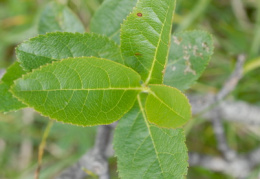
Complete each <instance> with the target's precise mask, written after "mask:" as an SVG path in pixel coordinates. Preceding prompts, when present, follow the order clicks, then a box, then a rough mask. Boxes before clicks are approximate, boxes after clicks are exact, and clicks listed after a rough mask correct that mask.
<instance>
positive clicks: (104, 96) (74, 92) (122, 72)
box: [12, 57, 141, 126]
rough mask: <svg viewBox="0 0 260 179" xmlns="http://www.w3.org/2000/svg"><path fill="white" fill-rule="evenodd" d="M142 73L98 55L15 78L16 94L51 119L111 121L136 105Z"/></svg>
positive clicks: (86, 122) (80, 122)
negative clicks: (140, 74)
mask: <svg viewBox="0 0 260 179" xmlns="http://www.w3.org/2000/svg"><path fill="white" fill-rule="evenodd" d="M140 90H141V89H140V76H139V75H138V74H137V73H136V72H135V71H133V70H132V69H130V68H127V67H125V66H123V65H121V64H118V63H115V62H112V61H110V60H106V59H100V58H95V57H82V58H69V59H64V60H61V61H57V62H54V63H52V64H48V65H46V66H43V67H41V68H40V69H36V70H34V71H33V72H31V73H28V74H26V75H25V76H23V78H21V79H18V80H17V81H15V84H14V86H13V87H12V92H13V94H14V95H15V96H16V97H17V98H19V99H20V100H21V101H23V102H24V103H25V104H27V105H28V106H30V107H33V108H34V109H35V110H37V111H39V112H41V113H42V114H43V115H46V116H49V117H50V118H52V119H57V120H58V121H62V122H65V123H71V124H76V125H82V126H92V125H102V124H109V123H112V122H114V121H116V120H118V119H120V118H121V117H122V116H123V114H124V113H126V112H127V111H128V110H130V108H131V107H132V106H133V104H134V102H135V100H136V95H137V94H138V92H139V91H140Z"/></svg>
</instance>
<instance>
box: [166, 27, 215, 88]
mask: <svg viewBox="0 0 260 179" xmlns="http://www.w3.org/2000/svg"><path fill="white" fill-rule="evenodd" d="M212 54H213V40H212V37H211V35H210V34H208V33H206V32H203V31H190V32H184V33H179V34H175V35H173V36H172V43H171V49H170V54H169V61H168V64H167V68H166V73H165V76H164V84H166V85H170V86H173V87H176V88H178V89H180V90H185V89H187V88H189V87H190V86H191V85H192V84H193V83H195V81H196V80H197V79H198V78H199V77H200V76H201V74H202V73H203V71H204V70H205V68H206V66H207V65H208V63H209V60H210V57H211V55H212Z"/></svg>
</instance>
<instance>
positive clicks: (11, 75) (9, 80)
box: [1, 61, 26, 86]
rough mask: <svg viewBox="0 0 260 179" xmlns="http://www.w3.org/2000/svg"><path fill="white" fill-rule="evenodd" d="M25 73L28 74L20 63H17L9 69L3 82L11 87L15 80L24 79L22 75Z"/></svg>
mask: <svg viewBox="0 0 260 179" xmlns="http://www.w3.org/2000/svg"><path fill="white" fill-rule="evenodd" d="M25 73H26V72H25V71H24V70H23V69H22V67H21V66H20V63H19V62H17V61H16V62H14V63H13V64H12V65H11V66H10V67H9V68H8V69H7V71H6V73H5V74H4V76H3V78H2V79H1V80H2V82H4V83H6V84H7V85H9V86H11V85H12V84H13V83H14V80H16V79H18V78H20V77H22V75H23V74H25Z"/></svg>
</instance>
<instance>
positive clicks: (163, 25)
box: [145, 6, 173, 84]
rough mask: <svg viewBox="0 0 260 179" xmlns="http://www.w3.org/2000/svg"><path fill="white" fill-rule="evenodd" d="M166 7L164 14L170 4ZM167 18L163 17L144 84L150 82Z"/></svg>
mask: <svg viewBox="0 0 260 179" xmlns="http://www.w3.org/2000/svg"><path fill="white" fill-rule="evenodd" d="M168 7H169V8H168V10H167V13H166V16H167V15H168V13H169V10H170V6H168ZM172 18H173V17H172ZM167 20H168V19H167V18H165V19H164V22H163V24H162V29H161V32H160V35H159V40H158V42H157V45H156V50H155V53H154V58H153V63H152V67H151V69H150V71H149V75H148V77H147V79H146V80H145V84H149V82H150V80H151V77H152V73H153V69H154V66H155V62H156V61H157V58H156V57H157V54H158V47H159V45H160V42H161V41H162V32H163V30H164V27H165V23H166V21H167ZM170 32H171V30H170ZM168 53H169V49H168ZM165 63H166V62H165Z"/></svg>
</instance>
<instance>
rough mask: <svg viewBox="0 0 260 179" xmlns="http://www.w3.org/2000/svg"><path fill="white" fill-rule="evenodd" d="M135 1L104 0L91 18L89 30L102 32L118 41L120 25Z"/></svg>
mask: <svg viewBox="0 0 260 179" xmlns="http://www.w3.org/2000/svg"><path fill="white" fill-rule="evenodd" d="M136 2H137V0H106V1H104V2H103V4H102V5H101V6H100V8H99V9H98V10H97V11H96V13H95V14H94V16H93V18H92V19H91V23H90V30H91V32H95V33H98V34H104V35H106V36H108V37H110V38H112V39H113V40H115V41H116V42H117V43H119V41H120V37H119V34H120V26H121V24H122V23H123V20H124V19H125V18H126V17H127V15H128V14H129V13H130V12H131V10H132V9H133V7H134V6H135V4H136ZM100 27H102V28H100Z"/></svg>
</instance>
